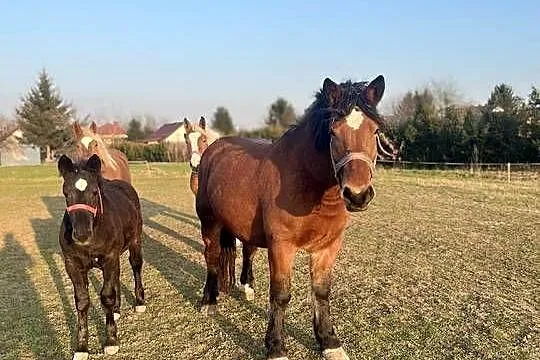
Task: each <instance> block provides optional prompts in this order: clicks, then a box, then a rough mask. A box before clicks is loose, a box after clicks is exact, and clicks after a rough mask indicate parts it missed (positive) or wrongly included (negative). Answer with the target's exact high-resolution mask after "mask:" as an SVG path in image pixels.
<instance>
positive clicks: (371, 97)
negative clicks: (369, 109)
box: [366, 75, 385, 107]
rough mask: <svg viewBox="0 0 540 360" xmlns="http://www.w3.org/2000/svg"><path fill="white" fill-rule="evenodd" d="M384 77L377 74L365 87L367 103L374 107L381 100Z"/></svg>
mask: <svg viewBox="0 0 540 360" xmlns="http://www.w3.org/2000/svg"><path fill="white" fill-rule="evenodd" d="M384 87H385V83H384V77H383V76H382V75H379V76H377V77H376V78H375V79H374V80H373V81H372V82H370V83H369V85H368V86H367V89H366V98H367V100H368V102H369V105H371V106H373V107H376V106H377V104H379V101H381V99H382V97H383V94H384Z"/></svg>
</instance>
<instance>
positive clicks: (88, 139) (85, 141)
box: [81, 136, 94, 149]
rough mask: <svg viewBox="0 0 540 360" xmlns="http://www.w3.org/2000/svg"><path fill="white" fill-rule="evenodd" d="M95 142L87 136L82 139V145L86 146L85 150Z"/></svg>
mask: <svg viewBox="0 0 540 360" xmlns="http://www.w3.org/2000/svg"><path fill="white" fill-rule="evenodd" d="M92 141H94V139H92V138H91V137H90V136H85V137H83V138H82V139H81V143H82V144H83V145H84V147H85V148H87V149H88V146H90V143H91V142H92Z"/></svg>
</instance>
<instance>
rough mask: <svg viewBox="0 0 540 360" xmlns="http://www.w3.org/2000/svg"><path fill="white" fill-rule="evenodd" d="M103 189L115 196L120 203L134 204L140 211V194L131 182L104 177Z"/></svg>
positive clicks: (112, 196)
mask: <svg viewBox="0 0 540 360" xmlns="http://www.w3.org/2000/svg"><path fill="white" fill-rule="evenodd" d="M103 191H104V192H105V193H106V194H107V195H109V196H110V197H111V198H113V199H114V200H115V203H117V204H118V205H126V204H128V203H129V204H133V206H134V207H135V209H137V210H139V211H140V209H141V204H140V201H139V195H138V194H137V191H136V190H135V188H133V186H132V185H131V184H130V183H128V182H126V181H123V180H117V179H114V180H107V179H104V181H103Z"/></svg>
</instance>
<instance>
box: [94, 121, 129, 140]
mask: <svg viewBox="0 0 540 360" xmlns="http://www.w3.org/2000/svg"><path fill="white" fill-rule="evenodd" d="M97 133H98V135H99V136H101V138H102V139H103V141H104V142H105V143H107V144H112V143H115V142H119V141H122V140H126V139H127V137H128V135H127V132H126V130H124V129H123V128H122V126H121V125H120V124H119V123H118V122H116V121H115V122H113V123H107V124H103V125H100V126H98V128H97Z"/></svg>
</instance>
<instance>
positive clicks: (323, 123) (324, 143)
mask: <svg viewBox="0 0 540 360" xmlns="http://www.w3.org/2000/svg"><path fill="white" fill-rule="evenodd" d="M368 84H369V83H368V82H366V81H361V82H356V83H353V82H352V81H350V80H349V81H346V82H344V83H341V84H339V88H340V90H341V92H340V93H341V94H340V97H339V98H338V99H337V102H336V104H334V106H332V105H331V104H330V102H329V99H328V96H327V95H326V94H325V93H324V92H323V90H322V89H321V90H319V91H318V92H317V94H316V95H315V101H314V102H313V103H312V104H311V105H310V106H309V107H308V108H307V109H306V111H305V112H304V115H303V116H302V117H301V118H300V120H299V121H298V123H297V124H295V125H293V126H292V127H291V129H290V130H293V129H295V128H300V127H305V126H307V127H309V129H310V130H311V132H312V134H313V137H314V138H315V146H316V148H317V149H318V150H325V149H328V146H329V144H330V125H331V124H332V123H333V122H334V121H336V120H338V119H340V118H343V117H344V116H347V115H348V114H350V112H351V111H352V109H353V108H354V107H355V106H358V107H360V109H362V111H363V112H364V113H365V114H366V115H368V116H369V117H370V118H371V119H373V120H374V121H375V122H376V123H377V124H378V125H379V126H382V125H383V123H384V119H383V117H382V116H381V115H380V114H379V112H378V111H377V109H376V108H375V107H372V106H370V105H369V102H368V101H367V98H366V88H367V86H368Z"/></svg>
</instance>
